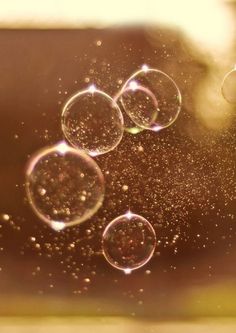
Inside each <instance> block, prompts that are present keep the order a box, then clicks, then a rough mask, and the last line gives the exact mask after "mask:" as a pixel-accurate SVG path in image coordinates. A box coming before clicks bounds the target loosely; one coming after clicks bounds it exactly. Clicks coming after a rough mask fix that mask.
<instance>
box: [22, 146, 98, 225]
mask: <svg viewBox="0 0 236 333" xmlns="http://www.w3.org/2000/svg"><path fill="white" fill-rule="evenodd" d="M81 175H83V177H81ZM26 193H27V196H28V199H29V202H30V204H31V206H32V208H33V210H34V211H35V213H36V214H37V215H38V216H39V217H40V218H41V219H42V220H43V221H44V222H46V223H48V224H49V225H50V226H51V227H52V228H53V229H54V230H56V231H59V230H62V229H64V228H65V227H67V226H73V225H76V224H78V223H81V222H83V221H85V220H87V219H89V218H90V217H91V216H92V215H94V214H95V213H96V211H97V210H98V209H99V207H100V206H101V204H102V202H103V196H104V178H103V175H102V172H101V170H100V168H99V167H98V165H97V164H96V162H95V161H93V159H92V158H91V157H89V156H88V155H86V154H85V153H84V152H82V151H79V150H77V149H74V148H71V147H69V146H68V145H66V144H65V143H60V144H57V145H55V146H51V147H47V148H45V149H42V150H40V151H39V152H37V153H36V154H35V155H33V156H32V158H31V159H30V161H29V164H28V166H27V170H26Z"/></svg>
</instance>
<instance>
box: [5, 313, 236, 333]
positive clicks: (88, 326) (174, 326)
mask: <svg viewBox="0 0 236 333" xmlns="http://www.w3.org/2000/svg"><path fill="white" fill-rule="evenodd" d="M0 330H1V333H32V332H37V333H44V332H47V333H77V332H83V333H90V332H97V333H120V332H122V333H131V332H135V333H155V332H158V333H183V332H187V333H210V332H214V333H226V332H227V333H235V331H236V323H235V321H234V320H230V319H226V320H225V319H219V320H212V319H209V320H200V321H195V322H194V323H192V322H188V323H183V322H161V323H155V322H147V321H144V322H142V321H140V320H138V321H135V319H128V318H122V317H116V318H112V317H109V318H108V317H100V318H98V317H90V318H86V317H84V318H75V317H68V318H64V319H59V318H50V317H49V318H45V317H44V318H41V319H40V318H24V319H23V318H22V319H21V318H11V317H10V318H1V319H0Z"/></svg>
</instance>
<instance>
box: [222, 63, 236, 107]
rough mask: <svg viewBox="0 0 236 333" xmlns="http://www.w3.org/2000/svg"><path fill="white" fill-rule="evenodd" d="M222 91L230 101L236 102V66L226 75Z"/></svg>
mask: <svg viewBox="0 0 236 333" xmlns="http://www.w3.org/2000/svg"><path fill="white" fill-rule="evenodd" d="M221 92H222V95H223V97H224V99H225V100H226V101H227V102H228V103H231V104H236V66H235V67H234V69H232V70H231V71H230V72H228V73H227V74H226V75H225V77H224V79H223V82H222V86H221Z"/></svg>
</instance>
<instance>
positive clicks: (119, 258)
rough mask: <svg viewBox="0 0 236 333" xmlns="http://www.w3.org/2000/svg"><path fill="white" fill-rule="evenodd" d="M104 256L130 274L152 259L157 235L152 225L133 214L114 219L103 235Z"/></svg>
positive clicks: (116, 266)
mask: <svg viewBox="0 0 236 333" xmlns="http://www.w3.org/2000/svg"><path fill="white" fill-rule="evenodd" d="M102 246H103V254H104V257H105V258H106V260H107V261H108V262H109V263H110V264H111V265H112V266H113V267H115V268H117V269H120V270H123V272H124V273H125V274H130V273H131V272H132V271H133V270H134V269H138V268H140V267H142V266H143V265H145V264H146V263H147V262H148V261H149V260H150V259H151V257H152V255H153V253H154V250H155V246H156V235H155V231H154V229H153V227H152V225H151V224H150V223H149V222H148V221H147V220H146V219H145V218H144V217H142V216H140V215H137V214H133V213H131V212H128V213H126V214H125V215H121V216H119V217H117V218H116V219H114V220H113V221H112V222H110V224H108V226H107V227H106V229H105V231H104V233H103V241H102Z"/></svg>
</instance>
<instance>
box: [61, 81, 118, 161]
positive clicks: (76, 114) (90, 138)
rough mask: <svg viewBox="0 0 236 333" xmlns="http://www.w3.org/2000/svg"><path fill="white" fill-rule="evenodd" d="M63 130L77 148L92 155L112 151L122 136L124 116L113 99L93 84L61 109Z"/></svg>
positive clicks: (74, 96)
mask: <svg viewBox="0 0 236 333" xmlns="http://www.w3.org/2000/svg"><path fill="white" fill-rule="evenodd" d="M62 130H63V133H64V135H65V137H66V139H67V140H68V141H69V143H70V144H71V145H72V146H74V147H75V148H79V149H82V150H84V151H85V152H87V153H88V154H90V155H91V156H96V155H101V154H105V153H107V152H109V151H111V150H113V149H114V148H115V147H116V146H117V145H118V144H119V143H120V141H121V139H122V136H123V131H124V128H123V116H122V113H121V111H120V108H119V106H118V105H117V104H116V103H115V102H114V100H113V99H112V98H111V97H110V96H109V95H107V94H106V93H105V92H103V91H101V90H97V89H96V88H95V87H94V86H93V85H92V86H90V87H89V89H87V90H84V91H80V92H78V93H77V94H75V95H73V96H72V97H71V98H70V99H69V100H68V101H67V102H66V104H65V105H64V107H63V111H62Z"/></svg>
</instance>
